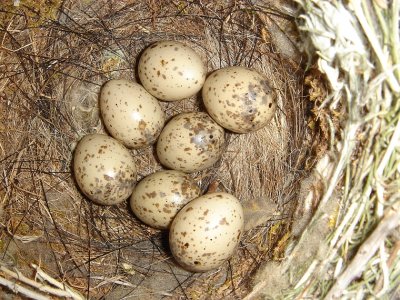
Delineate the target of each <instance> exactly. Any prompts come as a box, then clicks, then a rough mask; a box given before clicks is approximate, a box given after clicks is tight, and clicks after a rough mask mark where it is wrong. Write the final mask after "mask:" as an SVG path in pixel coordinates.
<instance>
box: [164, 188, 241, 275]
mask: <svg viewBox="0 0 400 300" xmlns="http://www.w3.org/2000/svg"><path fill="white" fill-rule="evenodd" d="M243 226H244V219H243V209H242V206H241V204H240V202H239V200H238V199H236V198H235V197H234V196H233V195H231V194H228V193H211V194H206V195H204V196H201V197H199V198H196V199H194V200H192V201H191V202H189V203H188V204H186V205H185V206H184V207H183V208H182V209H181V210H180V211H179V212H178V214H177V215H176V217H175V219H174V220H173V221H172V224H171V229H170V234H169V245H170V249H171V252H172V255H173V256H174V258H175V259H176V261H177V262H178V263H179V264H180V265H181V266H182V267H183V268H185V269H187V270H189V271H193V272H206V271H209V270H212V269H214V268H218V267H219V266H221V265H222V264H223V263H224V262H225V261H226V260H228V259H229V258H230V257H231V256H232V255H233V254H234V252H235V250H236V248H237V246H238V244H239V241H240V237H241V235H242V231H243Z"/></svg>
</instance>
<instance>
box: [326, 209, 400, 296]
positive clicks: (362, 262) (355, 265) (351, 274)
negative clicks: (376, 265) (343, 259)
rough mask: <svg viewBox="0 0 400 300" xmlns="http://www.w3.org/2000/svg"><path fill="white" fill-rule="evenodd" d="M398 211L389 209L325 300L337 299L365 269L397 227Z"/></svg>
mask: <svg viewBox="0 0 400 300" xmlns="http://www.w3.org/2000/svg"><path fill="white" fill-rule="evenodd" d="M399 222H400V210H399V208H398V207H393V208H392V209H389V211H388V212H387V214H386V216H385V217H384V218H383V219H382V220H381V222H380V223H379V225H378V226H377V227H376V229H375V230H374V232H373V233H372V234H371V235H370V236H369V238H368V239H366V240H365V242H364V243H363V244H362V245H361V247H360V249H359V250H358V251H357V254H356V255H355V256H354V258H353V260H352V261H351V263H350V264H349V265H348V266H347V268H346V269H345V270H344V272H343V273H342V274H341V275H340V276H339V277H338V279H337V280H336V282H335V284H334V285H333V286H332V288H331V289H330V290H329V292H328V294H327V295H326V297H325V300H329V299H338V298H340V296H341V294H342V292H343V291H344V290H346V288H347V286H348V285H349V284H350V283H351V282H352V281H353V280H354V279H355V278H357V277H358V276H360V274H361V273H362V271H363V270H364V269H365V266H366V264H367V263H368V261H369V260H370V259H371V257H372V256H373V255H374V254H375V253H376V251H377V249H378V247H379V245H381V243H382V242H383V241H384V240H385V239H386V237H387V236H388V234H389V233H390V232H391V231H392V230H394V229H395V228H396V227H397V226H399Z"/></svg>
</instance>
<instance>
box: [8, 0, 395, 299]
mask: <svg viewBox="0 0 400 300" xmlns="http://www.w3.org/2000/svg"><path fill="white" fill-rule="evenodd" d="M298 2H299V4H298V6H294V4H293V3H292V2H291V1H282V0H281V1H278V0H276V1H275V0H270V1H251V0H242V1H152V0H148V1H90V0H88V1H59V0H53V1H44V0H41V1H22V0H21V1H6V2H5V3H6V4H4V5H3V4H2V7H0V26H1V27H0V29H1V35H0V38H1V39H0V41H1V44H0V68H1V71H2V74H1V77H0V112H1V118H0V170H1V172H2V173H1V174H0V178H1V183H0V184H1V185H0V199H1V203H0V204H1V207H0V208H1V209H0V214H1V222H0V226H1V231H0V238H1V243H0V253H1V255H2V256H1V259H0V261H1V263H0V275H1V276H0V293H1V292H3V293H4V295H6V294H7V293H10V292H14V293H17V294H21V295H24V296H27V297H31V298H35V299H47V298H45V297H48V296H51V297H54V298H62V297H70V298H73V299H83V298H93V299H98V298H99V299H100V298H105V299H135V298H138V299H161V298H174V299H222V298H227V299H240V298H244V297H246V298H247V299H258V297H267V298H268V297H269V298H274V299H275V298H286V299H293V298H296V297H297V298H298V299H301V298H303V297H311V298H312V297H322V296H324V295H327V296H328V297H334V296H335V297H336V296H337V295H340V294H338V291H341V290H342V292H343V290H345V289H346V288H348V290H347V294H346V295H348V296H349V298H351V297H353V296H354V295H356V293H355V292H354V291H355V290H357V287H361V291H362V295H375V294H377V295H385V293H389V292H391V293H393V291H394V290H395V288H393V286H394V285H395V283H396V282H398V281H396V280H399V278H400V274H398V272H397V273H396V272H394V271H393V270H396V266H397V265H398V261H399V259H398V257H397V256H396V255H397V251H398V250H399V249H400V244H399V242H398V241H396V232H395V233H393V230H394V229H395V228H396V226H397V224H398V218H399V213H398V209H397V208H396V207H397V206H396V205H398V197H397V198H392V196H393V195H397V194H396V193H395V192H393V191H394V190H396V188H398V187H399V185H396V182H397V184H398V170H399V169H398V168H397V169H396V167H393V166H392V167H391V170H394V171H391V172H390V171H387V169H385V168H386V165H385V164H384V163H385V162H386V163H388V162H390V163H391V164H392V165H393V164H394V163H395V162H397V158H396V156H391V155H392V153H395V154H396V151H397V150H398V149H397V148H396V147H398V146H393V147H394V149H395V150H393V149H392V148H393V147H392V148H390V145H391V143H393V142H391V141H392V140H393V139H395V138H396V135H395V133H396V132H397V131H395V133H393V130H391V129H390V128H391V127H390V124H392V125H393V124H397V127H399V128H400V126H399V125H398V124H399V123H397V122H398V121H396V116H397V113H398V109H397V108H398V102H399V101H395V100H398V93H399V91H398V90H396V82H395V81H396V80H397V84H398V81H399V78H398V77H399V74H396V75H393V76H398V77H394V78H392V77H390V75H387V76H386V77H385V76H383V75H381V77H379V76H380V71H382V69H383V68H382V66H381V65H380V66H379V68H377V69H376V74H374V76H372V75H371V72H372V71H371V70H372V68H371V65H372V64H373V62H374V57H375V56H374V53H373V51H371V50H370V48H368V47H366V48H365V49H364V50H365V51H364V52H363V51H361V52H360V53H361V54H360V55H359V56H355V55H353V54H354V52H356V51H355V50H354V49H357V50H359V49H358V48H356V47H355V46H359V44H362V43H364V42H365V43H367V42H366V41H367V40H369V39H368V38H365V37H364V35H365V33H364V31H363V30H361V29H360V28H364V27H362V26H360V25H359V24H358V23H357V20H359V19H360V18H358V19H357V18H353V17H352V16H351V13H349V12H348V11H347V10H346V7H345V6H343V5H342V4H341V2H335V5H332V4H329V3H328V2H329V1H311V2H309V3H306V2H307V1H305V2H304V3H303V2H302V1H298ZM355 2H357V5H358V4H359V2H358V1H355ZM367 2H368V1H367ZM376 2H384V1H376ZM393 2H395V3H397V2H398V1H393ZM368 3H369V2H368ZM397 4H398V3H397ZM397 4H393V6H395V5H397ZM357 5H355V6H356V7H358V6H357ZM374 5H376V4H374ZM300 8H301V9H302V10H301V12H302V13H305V14H304V15H303V16H302V17H301V18H299V17H298V15H299V14H298V12H299V11H298V9H300ZM367 8H368V7H367ZM390 8H392V7H390ZM329 9H330V10H329ZM381 9H382V11H385V12H386V10H388V9H389V8H388V7H386V8H384V7H383V8H381ZM397 9H398V7H397ZM367 10H368V9H367ZM393 10H394V11H396V7H393ZM328 12H331V14H329V13H328ZM335 14H336V15H335ZM327 16H331V17H332V18H333V19H332V20H334V17H335V16H336V17H338V16H346V17H348V19H346V18H345V20H350V21H349V24H350V25H351V26H354V27H355V28H357V30H355V32H357V34H360V36H363V37H362V38H361V39H360V41H358V40H354V39H350V38H349V37H348V36H347V35H346V34H345V37H346V38H345V39H340V38H339V37H340V36H336V35H335V34H338V33H337V32H338V31H337V30H336V31H335V29H337V28H338V25H337V24H336V23H334V22H333V21H332V20H331V19H329V18H328V17H327ZM349 16H350V17H349ZM356 19H357V20H356ZM299 24H300V26H299ZM350 25H349V26H348V28H349V32H350V31H351V30H350V28H353V27H351V26H350ZM298 28H300V29H301V30H302V31H303V32H305V33H306V34H301V35H300V34H299V31H298ZM323 30H325V31H323ZM342 32H346V31H342ZM300 38H301V39H300ZM159 40H177V41H182V42H183V43H185V44H187V45H189V46H191V47H192V48H193V49H195V50H196V52H197V53H199V54H200V56H201V57H202V59H203V61H204V63H205V64H206V65H207V68H208V71H209V72H211V71H212V70H215V69H218V68H221V67H225V66H232V65H241V66H247V67H251V68H254V69H257V70H259V71H260V72H262V73H264V74H266V75H267V76H268V78H269V79H270V81H271V83H272V86H273V87H274V89H275V90H276V92H277V95H278V111H277V114H276V116H275V118H274V119H273V121H272V122H271V123H270V124H269V125H268V126H267V127H266V128H264V129H261V130H259V131H257V132H254V133H251V134H233V133H227V141H228V142H227V149H226V152H225V153H224V155H223V157H222V159H221V161H219V162H218V163H217V164H216V165H215V166H214V167H213V168H211V169H208V170H206V171H203V172H199V173H196V174H194V178H195V179H196V181H197V182H198V183H199V185H200V186H201V188H202V191H203V192H206V191H207V190H208V189H218V190H221V191H227V192H230V193H232V194H234V195H235V196H237V197H238V198H239V199H240V201H241V202H242V204H243V206H244V209H245V218H246V232H245V234H244V236H243V238H242V241H241V243H240V245H239V248H238V250H237V253H236V254H235V255H234V257H233V258H232V259H231V260H230V261H228V262H226V263H225V264H224V265H223V266H222V267H221V268H219V269H217V270H214V271H211V272H207V273H204V274H194V273H189V272H186V271H184V270H183V269H181V268H180V267H179V266H177V265H176V264H175V263H174V261H173V259H172V257H171V254H170V253H169V250H168V239H167V233H166V232H162V231H159V230H153V229H150V228H149V227H147V226H145V225H144V224H142V223H141V222H140V221H138V220H137V219H136V218H135V217H134V216H133V214H132V212H131V210H130V208H129V207H128V205H127V203H123V204H120V205H117V206H112V207H102V206H98V205H95V204H93V203H91V202H90V201H89V200H88V199H86V198H85V197H84V196H83V195H82V194H81V193H80V192H79V190H78V189H77V186H76V184H75V182H74V179H73V177H72V173H71V158H72V155H73V149H74V147H75V145H76V143H77V141H78V140H79V139H80V138H81V137H82V136H84V135H85V134H88V133H93V132H100V133H104V132H105V130H104V127H103V125H102V123H101V120H100V118H99V112H98V94H99V90H100V87H101V85H102V84H104V82H106V81H107V80H109V79H112V78H125V79H130V80H134V81H138V78H137V72H136V68H137V61H138V58H139V57H140V53H141V52H142V51H143V50H144V49H145V48H146V47H147V46H148V45H150V44H151V43H152V42H155V41H159ZM321 40H322V41H321ZM332 41H334V42H332ZM343 41H344V42H343ZM349 41H350V42H349ZM318 42H320V44H318ZM341 42H342V43H343V44H345V46H344V48H343V49H345V50H346V51H347V49H348V48H346V47H348V45H352V46H354V45H355V46H354V47H352V48H351V47H350V49H352V51H347V52H346V51H344V50H343V49H342V50H343V52H340V51H336V52H335V51H330V50H332V49H336V48H335V47H339V46H342V44H341ZM358 42H359V43H358ZM321 43H322V44H321ZM301 45H303V46H305V47H303V48H304V49H305V50H307V51H306V52H308V53H307V54H308V60H307V58H306V57H307V56H305V55H303V54H302V53H303V52H301V51H299V49H298V46H301ZM332 53H333V54H332ZM343 53H346V54H348V53H350V54H352V55H347V56H346V55H342V54H343ZM371 53H372V54H371ZM330 55H331V56H330ZM343 57H344V58H349V57H350V58H351V59H348V60H347V63H348V61H352V62H353V63H354V61H357V62H360V63H359V64H357V65H356V67H354V68H350V67H349V65H346V64H345V63H344V59H343ZM362 57H365V58H366V59H365V60H363V59H361V58H362ZM357 59H358V60H359V61H358V60H357ZM393 64H394V63H393ZM394 65H395V64H394ZM364 67H365V68H364ZM306 69H307V71H305V70H306ZM360 70H361V71H360ZM363 71H365V73H362V72H363ZM392 71H393V70H392ZM349 74H350V75H349ZM360 74H361V75H360ZM375 76H376V78H378V79H379V78H380V81H379V80H378V79H377V80H376V81H373V79H375ZM360 78H362V80H360ZM386 78H388V81H389V84H387V83H386V81H385V80H386ZM371 81H373V83H376V84H377V82H378V81H379V84H382V85H384V84H385V85H384V88H382V87H381V86H380V88H379V91H378V92H376V90H375V89H373V87H376V86H375V85H374V86H373V85H372V84H370V82H371ZM357 88H359V90H361V91H362V93H363V94H362V95H363V96H366V97H365V98H364V99H361V98H360V96H357V93H356V91H357ZM372 90H373V91H374V92H371V91H372ZM374 93H375V94H374ZM379 93H380V94H379ZM378 95H379V96H382V95H383V96H384V99H389V98H390V99H392V100H391V101H392V102H390V101H389V100H387V101H386V102H387V103H393V106H394V107H395V108H396V109H395V110H394V112H393V111H392V114H391V115H389V114H388V116H387V117H385V119H384V120H385V121H384V122H383V121H382V123H379V125H381V127H380V128H386V129H385V130H383V129H382V130H383V131H382V132H385V140H382V143H378V142H377V141H380V140H379V138H378V135H379V134H378V133H379V131H378V130H377V128H378V127H379V126H377V125H376V124H377V123H373V122H372V121H376V119H374V118H376V117H377V116H379V112H381V114H382V115H383V112H385V111H388V106H382V107H377V106H373V105H372V104H373V103H376V102H373V101H372V100H371V99H376V97H377V96H378ZM396 95H397V96H396ZM374 97H375V98H374ZM354 99H356V100H354ZM393 99H395V100H393ZM371 103H372V104H371ZM162 106H163V108H164V110H165V112H166V114H167V116H168V117H171V116H174V115H176V114H178V113H180V112H186V111H199V110H203V107H202V104H201V99H200V97H199V96H198V95H197V96H194V97H192V98H190V99H185V100H182V101H178V102H169V103H166V102H165V103H162ZM389 107H390V104H389ZM374 109H375V110H374ZM368 111H373V114H372V115H368V114H367V112H368ZM371 120H372V121H371ZM377 122H378V121H377ZM379 122H381V121H379ZM385 122H387V123H385ZM374 124H375V125H374ZM385 126H386V127H385ZM392 127H393V126H392ZM371 128H372V129H371ZM398 131H399V132H400V129H399V130H398ZM369 134H371V136H372V137H373V138H371V139H368V138H367V137H368V136H369ZM398 134H400V133H398ZM392 136H394V137H393V138H392ZM355 137H356V138H355ZM374 142H375V143H376V144H379V145H380V146H381V148H379V147H377V146H376V147H375V148H374V151H375V152H373V151H372V150H371V149H372V148H373V147H372V146H373V145H374ZM388 145H389V146H388ZM365 149H366V150H365ZM386 149H392V152H388V151H386ZM385 151H386V152H385ZM393 151H394V152H393ZM371 153H378V154H376V156H374V155H375V154H374V155H372V154H371ZM385 153H388V154H385ZM395 154H393V155H395ZM132 155H133V156H134V158H135V160H136V163H137V168H138V170H139V179H140V178H143V177H144V176H146V175H148V174H150V173H153V172H154V171H156V170H158V169H160V168H161V166H160V165H159V164H158V163H157V160H156V159H155V157H154V148H153V147H148V148H145V149H141V150H132ZM386 156H388V158H387V157H386ZM382 157H383V158H382ZM381 158H382V159H383V161H381V160H380V159H381ZM374 159H377V161H378V162H377V167H373V165H372V164H371V161H374ZM368 162H369V164H368ZM355 164H357V166H358V165H359V166H362V167H360V168H357V167H356V165H355ZM389 165H390V164H389ZM379 168H381V169H382V170H380V169H379ZM371 170H378V171H379V170H380V172H381V173H380V175H381V177H379V178H380V179H382V181H379V182H380V183H382V184H380V183H379V184H376V182H374V183H371V181H368V180H367V179H366V178H367V177H366V176H367V174H368V173H369V172H371V174H372V171H371ZM396 170H397V171H396ZM386 171H387V172H386ZM396 172H397V173H396ZM392 181H393V182H394V183H393V184H392ZM374 184H375V185H374ZM353 186H354V189H353ZM356 188H357V189H358V190H363V191H364V193H362V194H360V193H357V192H356V191H357V189H356ZM382 188H383V190H382ZM375 190H377V191H378V192H377V193H375ZM379 192H381V193H380V194H379ZM382 193H383V194H382ZM382 197H383V198H382ZM393 197H395V196H393ZM349 199H351V200H349ZM366 199H368V201H367V200H366ZM383 200H384V201H388V203H386V202H385V205H382V203H383ZM379 201H381V202H380V203H381V204H376V203H378V202H379ZM387 209H389V210H387ZM396 209H397V210H396ZM392 211H394V213H393V212H392ZM371 213H372V214H373V215H374V217H369V215H370V214H371ZM374 213H375V214H374ZM393 216H394V217H393ZM387 218H389V220H390V223H388V221H387V220H388V219H387ZM396 218H397V219H396ZM381 220H382V223H380V221H381ZM385 220H386V221H387V222H386V223H385V222H383V221H385ZM396 220H397V223H396ZM380 224H384V225H385V226H386V227H384V228H383V229H382V228H381V227H379V226H380ZM393 224H394V225H393ZM395 225H396V226H395ZM382 226H383V225H382ZM375 228H376V230H378V229H379V231H376V232H377V233H376V235H377V234H378V233H381V234H382V238H381V239H380V240H379V239H378V240H377V242H379V243H380V244H379V245H380V246H379V247H380V252H379V255H380V256H379V257H378V258H377V257H375V261H379V263H380V264H381V266H386V267H383V271H380V270H376V268H375V267H374V266H375V265H376V263H375V265H374V264H372V266H371V268H369V269H368V268H367V267H366V264H367V262H368V261H369V259H371V257H372V255H374V254H375V251H376V249H377V248H374V249H375V251H374V253H372V254H371V256H370V257H367V258H363V257H362V258H361V259H360V258H358V256H357V255H358V253H357V248H358V246H360V245H362V244H363V242H369V244H368V243H367V244H366V245H370V244H371V241H369V240H368V234H369V233H371V232H373V230H374V229H375ZM374 233H375V232H373V234H374ZM389 233H390V234H389ZM373 234H372V237H374V235H373ZM352 240H353V241H356V242H355V243H354V245H355V246H354V247H352V246H351V241H352ZM382 243H383V244H382ZM396 249H397V250H396ZM361 250H362V248H361ZM385 253H391V254H390V255H386V256H385ZM393 253H394V254H393ZM360 255H361V254H360ZM353 258H354V259H355V262H354V264H357V262H360V261H361V263H360V266H362V267H364V268H365V269H366V270H367V271H365V272H364V273H362V274H365V277H366V278H365V280H359V281H358V282H357V278H358V276H360V272H358V269H357V270H355V269H354V266H352V264H351V263H352V259H353ZM366 259H367V260H366ZM384 264H386V265H384ZM346 267H347V268H346ZM385 268H386V269H385ZM33 271H34V273H33ZM356 271H357V272H356ZM392 271H393V272H394V273H393V272H392ZM346 272H347V273H346ZM368 272H370V273H368ZM371 272H372V273H373V274H375V277H374V276H372V275H370V274H371ZM343 274H344V275H343ZM368 276H369V277H368ZM371 278H372V279H371ZM349 279H350V281H349ZM368 279H371V280H370V281H368ZM372 281H373V282H376V285H375V287H373V288H372V290H374V292H370V291H371V288H370V285H369V284H370V282H372ZM350 282H353V284H350ZM342 287H343V288H342ZM2 288H3V289H2ZM330 289H331V291H330V292H329V290H330ZM375 290H376V291H375ZM379 293H380V294H379Z"/></svg>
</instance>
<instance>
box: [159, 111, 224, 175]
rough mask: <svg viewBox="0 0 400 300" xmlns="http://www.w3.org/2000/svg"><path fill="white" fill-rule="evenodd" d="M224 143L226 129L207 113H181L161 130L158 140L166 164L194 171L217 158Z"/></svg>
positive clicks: (173, 167) (206, 165)
mask: <svg viewBox="0 0 400 300" xmlns="http://www.w3.org/2000/svg"><path fill="white" fill-rule="evenodd" d="M224 144H225V138H224V129H223V128H222V127H221V126H219V125H218V124H217V123H215V122H214V121H213V119H211V117H210V116H209V115H208V114H206V113H204V112H189V113H181V114H179V115H177V116H175V117H173V118H172V119H171V120H170V121H169V122H168V123H167V125H166V126H165V127H164V129H163V130H162V132H161V134H160V136H159V138H158V142H157V156H158V159H159V160H160V162H161V163H162V164H163V165H164V166H166V167H168V168H170V169H174V170H179V171H183V172H186V173H191V172H196V171H201V170H204V169H206V168H209V167H211V166H212V165H213V164H214V163H215V162H217V161H218V160H219V159H220V157H221V155H222V153H223V150H224Z"/></svg>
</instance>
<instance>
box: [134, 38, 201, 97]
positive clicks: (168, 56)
mask: <svg viewBox="0 0 400 300" xmlns="http://www.w3.org/2000/svg"><path fill="white" fill-rule="evenodd" d="M138 72H139V78H140V81H141V83H142V84H143V86H144V87H145V89H146V90H147V91H148V92H149V93H150V94H152V95H153V96H155V97H157V98H159V99H161V100H164V101H175V100H181V99H184V98H188V97H191V96H193V95H194V94H196V93H197V92H198V91H200V89H201V87H202V86H203V83H204V80H205V78H206V73H207V70H206V67H205V65H204V63H203V61H202V60H201V58H200V56H199V55H198V54H197V53H196V52H195V51H194V50H193V49H192V48H190V47H189V46H186V45H185V44H182V43H180V42H175V41H159V42H156V43H154V44H153V45H151V46H150V47H148V48H147V49H146V50H145V51H144V52H143V54H142V55H141V57H140V59H139V65H138Z"/></svg>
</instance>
